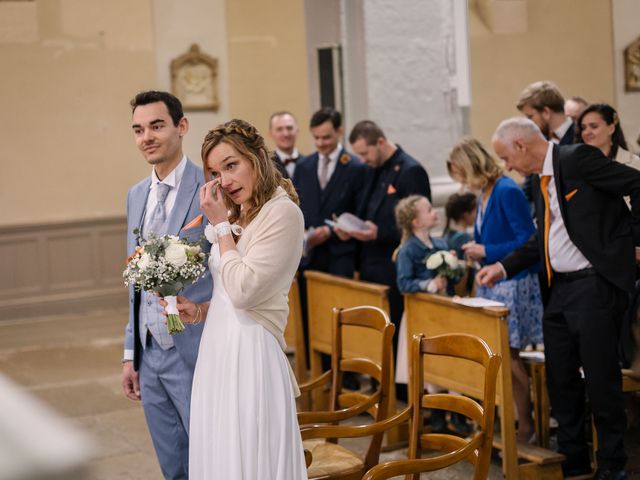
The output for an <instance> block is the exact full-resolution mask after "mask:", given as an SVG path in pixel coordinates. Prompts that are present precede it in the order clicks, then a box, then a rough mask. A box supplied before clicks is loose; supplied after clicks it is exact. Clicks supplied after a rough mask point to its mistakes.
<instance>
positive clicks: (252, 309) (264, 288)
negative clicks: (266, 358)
mask: <svg viewBox="0 0 640 480" xmlns="http://www.w3.org/2000/svg"><path fill="white" fill-rule="evenodd" d="M303 237H304V219H303V216H302V212H301V211H300V208H298V206H297V205H296V204H295V203H294V202H292V201H291V200H290V199H289V197H288V195H287V193H286V192H285V191H284V189H283V188H282V187H278V189H277V190H276V192H275V193H274V194H273V196H272V197H271V199H270V200H269V201H268V202H267V203H265V204H264V205H263V207H262V209H260V212H258V214H257V215H256V217H255V218H254V219H253V220H252V221H251V223H249V225H247V227H246V228H245V229H244V231H243V232H242V235H241V236H240V239H239V240H238V243H237V245H236V247H237V251H236V250H229V251H227V252H225V253H224V255H222V257H221V258H220V277H221V279H222V284H223V286H224V289H225V290H226V291H227V293H228V294H229V298H230V299H231V303H233V306H234V307H235V308H237V309H241V310H245V311H246V312H247V313H248V314H249V315H250V316H251V317H252V318H253V319H254V320H255V321H256V322H258V323H259V324H260V325H262V326H264V328H266V329H267V330H268V331H269V332H271V333H272V334H273V335H274V336H275V337H276V339H277V340H278V343H279V344H280V346H281V347H282V348H283V349H284V348H285V347H286V343H285V341H284V329H285V327H286V325H287V316H288V313H289V303H288V298H289V288H290V287H291V281H292V280H293V277H294V275H295V273H296V270H297V268H298V264H299V263H300V256H301V255H302V241H303ZM214 289H215V285H214ZM294 385H295V382H294Z"/></svg>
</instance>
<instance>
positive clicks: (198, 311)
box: [191, 303, 202, 325]
mask: <svg viewBox="0 0 640 480" xmlns="http://www.w3.org/2000/svg"><path fill="white" fill-rule="evenodd" d="M201 321H202V308H201V307H200V304H199V303H196V315H195V317H194V319H193V323H192V324H191V325H198V324H199V323H200V322H201Z"/></svg>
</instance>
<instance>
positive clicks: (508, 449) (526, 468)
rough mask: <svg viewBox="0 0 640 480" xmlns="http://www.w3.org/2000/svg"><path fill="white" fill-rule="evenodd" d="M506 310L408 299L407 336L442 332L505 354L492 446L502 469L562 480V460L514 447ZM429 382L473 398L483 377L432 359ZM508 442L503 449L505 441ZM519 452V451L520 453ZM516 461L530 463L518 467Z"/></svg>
mask: <svg viewBox="0 0 640 480" xmlns="http://www.w3.org/2000/svg"><path fill="white" fill-rule="evenodd" d="M508 313H509V311H508V309H507V308H504V307H491V308H473V307H467V306H463V305H459V304H456V303H454V302H453V300H452V299H451V298H448V297H441V296H437V295H430V294H426V293H415V294H410V295H405V314H406V318H407V336H408V338H409V339H410V338H412V337H413V335H414V334H417V333H424V334H425V335H428V336H433V335H440V334H444V333H469V334H472V335H477V336H479V337H480V338H482V339H483V340H485V341H486V342H487V344H488V345H489V347H490V348H491V349H492V350H493V351H494V352H495V353H498V354H500V355H502V366H501V368H500V372H499V373H498V381H497V385H496V405H497V406H498V407H499V408H500V427H501V429H500V431H501V434H500V436H498V435H496V436H495V437H494V439H495V440H494V446H496V447H498V448H502V452H503V457H502V470H503V472H504V474H505V478H508V479H509V480H511V479H514V480H515V479H520V480H525V479H526V480H528V479H538V478H539V479H543V478H544V479H562V468H561V462H562V460H563V459H564V457H563V456H562V455H559V454H557V453H554V452H551V451H549V450H544V449H541V448H539V447H531V446H525V445H517V446H516V432H515V416H514V405H513V391H512V385H511V360H510V355H509V333H508V331H507V314H508ZM425 381H428V382H430V383H434V384H436V385H439V386H442V387H445V388H448V389H451V390H456V391H458V392H461V393H464V394H466V395H469V396H471V397H473V398H481V396H482V376H481V375H480V372H479V371H476V370H474V369H473V368H468V367H465V368H461V366H460V365H458V364H457V363H456V361H455V360H449V359H433V361H432V364H430V366H429V369H428V372H427V373H426V374H425ZM501 439H502V440H504V444H503V442H502V440H501ZM519 449H520V450H521V451H520V452H519ZM518 456H520V458H521V459H523V460H525V461H526V462H528V463H524V464H520V465H519V464H518Z"/></svg>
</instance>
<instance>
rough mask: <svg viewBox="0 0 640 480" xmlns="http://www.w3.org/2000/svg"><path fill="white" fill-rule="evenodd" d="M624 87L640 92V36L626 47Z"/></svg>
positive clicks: (628, 90) (627, 89)
mask: <svg viewBox="0 0 640 480" xmlns="http://www.w3.org/2000/svg"><path fill="white" fill-rule="evenodd" d="M624 89H625V90H626V91H627V92H640V37H638V38H637V39H636V40H635V41H634V42H633V43H631V45H629V46H628V47H627V48H625V49H624Z"/></svg>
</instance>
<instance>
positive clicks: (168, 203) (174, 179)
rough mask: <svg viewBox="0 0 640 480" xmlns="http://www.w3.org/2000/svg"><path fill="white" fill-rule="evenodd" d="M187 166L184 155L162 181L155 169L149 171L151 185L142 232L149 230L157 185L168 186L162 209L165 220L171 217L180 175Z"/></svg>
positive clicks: (155, 200) (154, 206)
mask: <svg viewBox="0 0 640 480" xmlns="http://www.w3.org/2000/svg"><path fill="white" fill-rule="evenodd" d="M186 165H187V157H186V156H185V155H183V156H182V160H180V163H179V164H178V166H177V167H176V168H174V169H173V170H172V171H171V173H170V174H169V175H167V176H166V177H165V178H164V179H163V180H162V181H160V179H159V178H158V176H157V175H156V169H155V168H153V169H152V170H151V185H150V186H149V196H148V197H147V207H146V209H145V215H144V225H143V227H142V231H143V232H146V231H147V228H149V222H150V221H151V212H153V209H154V208H156V203H158V202H157V193H156V192H157V190H158V184H159V183H164V184H166V185H169V186H170V187H171V189H170V190H169V193H167V198H166V199H165V201H164V209H165V212H166V214H167V218H169V215H171V210H172V209H173V206H174V205H175V203H176V197H177V196H178V189H179V188H180V181H181V180H182V174H183V173H184V168H185V166H186Z"/></svg>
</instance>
